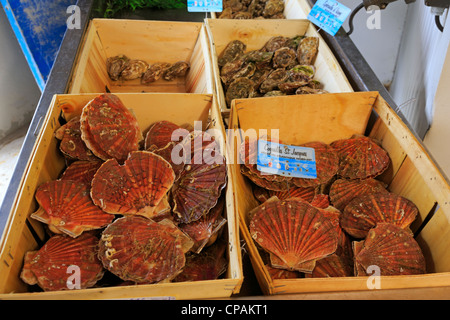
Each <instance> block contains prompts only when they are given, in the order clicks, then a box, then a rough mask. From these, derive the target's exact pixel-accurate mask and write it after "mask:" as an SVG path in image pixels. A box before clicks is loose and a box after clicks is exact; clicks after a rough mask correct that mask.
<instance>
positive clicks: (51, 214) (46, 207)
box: [31, 180, 114, 238]
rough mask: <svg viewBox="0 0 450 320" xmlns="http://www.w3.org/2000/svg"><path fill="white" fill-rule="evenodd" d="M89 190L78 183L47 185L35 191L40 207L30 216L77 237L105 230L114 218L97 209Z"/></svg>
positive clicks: (64, 182)
mask: <svg viewBox="0 0 450 320" xmlns="http://www.w3.org/2000/svg"><path fill="white" fill-rule="evenodd" d="M89 191H90V187H89V185H87V184H83V183H80V182H79V181H72V180H55V181H49V182H45V183H43V184H41V185H40V186H39V187H38V188H37V190H36V194H35V198H36V201H37V202H38V203H39V206H40V207H39V209H38V210H37V211H36V212H34V213H32V214H31V217H32V218H33V219H36V220H38V221H41V222H43V223H46V224H48V225H49V227H50V229H51V230H52V231H54V232H56V233H65V234H67V235H69V236H71V237H74V238H75V237H78V236H79V235H80V234H82V233H83V232H84V231H87V230H93V229H100V228H103V227H105V226H106V225H108V224H109V223H111V221H112V220H113V219H114V216H113V215H110V214H108V213H105V212H103V211H102V210H101V209H100V208H99V207H97V206H96V205H95V204H94V203H93V202H92V199H91V197H90V196H89Z"/></svg>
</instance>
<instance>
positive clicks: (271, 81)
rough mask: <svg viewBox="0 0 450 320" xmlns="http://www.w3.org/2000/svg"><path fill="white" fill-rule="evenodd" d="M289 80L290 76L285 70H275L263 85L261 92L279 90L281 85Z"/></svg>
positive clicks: (260, 88)
mask: <svg viewBox="0 0 450 320" xmlns="http://www.w3.org/2000/svg"><path fill="white" fill-rule="evenodd" d="M288 78H289V75H288V73H287V71H286V70H285V69H284V68H278V69H275V70H273V71H272V72H271V73H270V74H269V75H268V76H267V78H266V79H265V80H264V81H263V82H262V83H261V85H260V87H259V92H261V93H267V92H269V91H273V90H278V88H279V85H280V84H282V83H284V82H286V81H287V80H288Z"/></svg>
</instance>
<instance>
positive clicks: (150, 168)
mask: <svg viewBox="0 0 450 320" xmlns="http://www.w3.org/2000/svg"><path fill="white" fill-rule="evenodd" d="M174 179H175V174H174V172H173V170H172V167H171V166H170V164H169V163H168V162H167V161H166V160H164V159H163V158H161V157H160V156H158V155H156V154H154V153H152V152H148V151H134V152H131V153H130V156H129V157H128V159H127V160H126V161H125V163H124V164H123V165H120V164H119V163H118V162H117V161H116V160H115V159H110V160H108V161H106V162H105V163H103V164H102V166H101V167H100V168H99V169H98V171H97V173H96V174H95V176H94V179H93V180H92V189H91V197H92V200H93V201H94V203H95V204H96V205H98V206H99V207H100V208H102V209H103V210H104V211H106V212H108V213H112V214H133V215H142V216H145V217H148V218H152V217H154V216H157V215H158V214H159V213H160V212H158V210H156V208H157V207H158V205H159V204H160V202H161V200H162V199H163V198H164V197H165V195H166V194H167V192H168V191H169V189H170V188H171V187H172V185H173V182H174Z"/></svg>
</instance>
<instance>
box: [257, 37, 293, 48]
mask: <svg viewBox="0 0 450 320" xmlns="http://www.w3.org/2000/svg"><path fill="white" fill-rule="evenodd" d="M287 41H289V38H288V37H284V36H275V37H272V38H270V39H269V40H268V41H267V42H266V43H265V44H264V46H263V47H262V49H261V50H262V51H268V52H275V51H277V50H278V49H280V48H283V47H284V46H285V45H286V42H287Z"/></svg>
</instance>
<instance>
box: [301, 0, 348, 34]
mask: <svg viewBox="0 0 450 320" xmlns="http://www.w3.org/2000/svg"><path fill="white" fill-rule="evenodd" d="M351 11H352V10H351V9H350V8H347V7H346V6H344V5H343V4H341V3H339V2H337V1H335V0H317V2H316V4H315V5H314V6H313V7H312V9H311V11H310V12H309V15H308V20H309V21H311V22H312V23H314V24H315V25H316V26H318V27H319V28H321V29H323V30H325V31H326V32H328V33H329V34H331V35H332V36H334V35H335V34H336V32H337V31H338V30H339V28H340V27H341V26H342V25H343V24H344V21H345V19H347V17H348V15H349V14H350V12H351Z"/></svg>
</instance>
